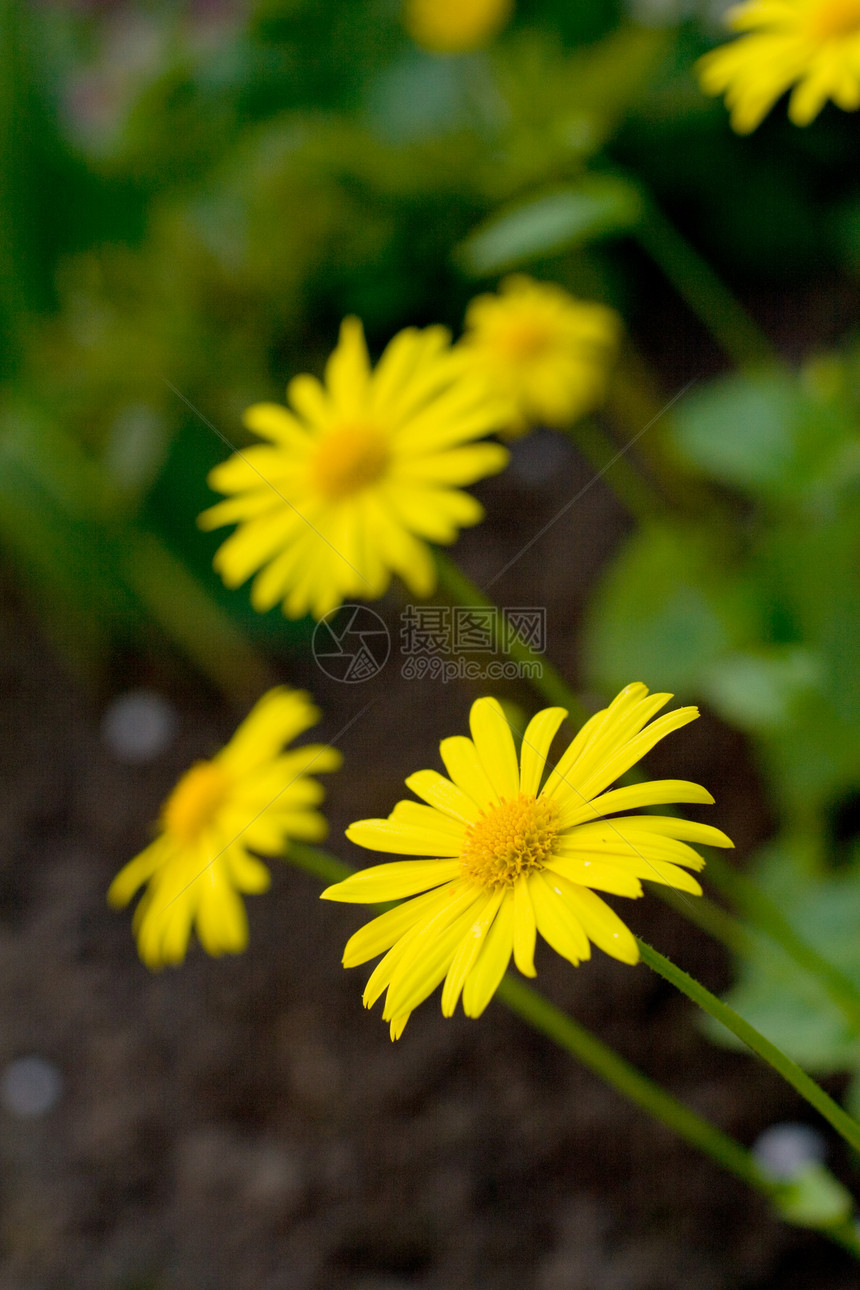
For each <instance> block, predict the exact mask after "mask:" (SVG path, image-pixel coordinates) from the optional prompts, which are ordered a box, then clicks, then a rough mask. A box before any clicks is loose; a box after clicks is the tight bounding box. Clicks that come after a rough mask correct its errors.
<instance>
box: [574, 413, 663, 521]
mask: <svg viewBox="0 0 860 1290" xmlns="http://www.w3.org/2000/svg"><path fill="white" fill-rule="evenodd" d="M565 434H566V436H567V438H568V439H570V440H571V442H572V443H573V444H574V446H575V447H576V448H577V449H578V450H579V452H580V453H581V454H582V456H583V457H584V458H585V460H586V461H587V462H588V463H589V465H590V466H592V467H593V468H594V472H595V475H596V476H597V477H598V478H602V479H603V480H604V482H605V483H606V485H607V487H608V488H609V489H610V490H611V492H612V493H613V494H614V495H615V497H617V498H618V501H619V503H620V504H621V506H622V507H623V508H624V509H625V510H626V511H628V512H629V514H630V515H632V516H634V518H635V519H637V520H638V521H639V523H640V524H647V523H649V522H652V521H653V520H654V519H655V518H657V517H659V516H661V515H663V514H664V513H665V509H666V507H665V502H664V501H663V498H662V497H660V496H659V494H658V493H657V492H656V491H655V490H654V489H653V488H652V487H651V485H650V484H649V482H648V480H647V479H646V478H645V476H644V475H642V474H640V473H639V471H637V470H635V469H634V467H633V466H632V465H631V462H630V458H629V457H628V456H627V455H626V452H625V451H624V449H623V448H619V447H618V445H617V444H615V443H613V441H612V440H611V439H610V438H609V436H608V435H607V434H606V433H605V432H604V431H603V430H602V429H601V427H600V426H599V425H598V424H597V423H596V422H595V421H591V420H583V421H577V423H576V425H573V426H570V427H569V428H567V429H566V430H565Z"/></svg>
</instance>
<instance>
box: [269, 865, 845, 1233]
mask: <svg viewBox="0 0 860 1290" xmlns="http://www.w3.org/2000/svg"><path fill="white" fill-rule="evenodd" d="M287 859H288V860H291V861H292V862H293V863H294V864H295V865H297V867H299V868H300V869H303V870H304V871H305V872H306V873H309V874H311V875H312V876H313V877H315V878H319V879H322V881H324V882H326V883H330V882H340V881H342V880H343V879H344V878H347V877H349V875H350V874H351V873H353V872H354V870H353V869H352V867H351V866H350V865H348V864H345V863H344V861H342V860H339V859H338V858H337V857H336V856H333V855H330V854H329V853H328V852H326V851H322V850H321V849H320V848H319V847H315V846H308V845H307V844H306V843H303V842H291V843H290V847H289V851H288V853H287ZM651 952H652V953H654V951H651ZM496 997H497V998H498V999H499V1001H500V1002H501V1003H503V1004H504V1005H505V1006H506V1007H507V1008H509V1009H510V1010H511V1012H513V1013H515V1015H516V1016H518V1017H519V1018H520V1019H521V1020H523V1021H525V1022H526V1024H527V1025H530V1026H531V1027H532V1028H533V1029H534V1030H536V1031H538V1032H539V1033H540V1034H543V1035H546V1037H547V1038H548V1039H551V1040H552V1041H553V1042H554V1043H556V1044H558V1046H559V1047H560V1048H561V1049H563V1050H564V1051H565V1052H567V1053H569V1054H570V1055H571V1056H572V1057H574V1058H576V1059H577V1061H580V1062H582V1064H583V1065H584V1066H586V1067H587V1068H588V1069H589V1070H591V1071H593V1072H594V1074H595V1075H598V1076H599V1077H600V1078H601V1079H603V1080H605V1082H606V1083H607V1084H609V1086H610V1087H611V1088H614V1089H615V1090H616V1092H618V1093H620V1094H621V1095H622V1097H626V1098H628V1099H629V1100H630V1101H631V1102H633V1103H634V1104H635V1105H636V1106H638V1107H640V1108H641V1109H642V1110H643V1111H646V1112H647V1113H648V1114H649V1115H652V1116H653V1117H654V1118H655V1119H656V1120H658V1121H659V1122H660V1123H661V1124H663V1125H665V1126H666V1127H667V1128H668V1129H670V1130H672V1131H673V1132H674V1133H677V1134H678V1136H679V1137H680V1138H682V1139H683V1140H684V1141H685V1142H688V1143H689V1144H690V1145H691V1146H693V1147H695V1148H696V1149H697V1150H699V1151H702V1152H703V1153H704V1154H705V1155H707V1156H709V1157H710V1159H712V1160H713V1161H714V1162H715V1163H716V1164H718V1165H720V1166H721V1167H722V1168H723V1169H726V1170H727V1171H728V1172H729V1173H731V1174H734V1176H735V1177H736V1178H739V1179H740V1180H741V1181H742V1182H745V1183H747V1184H748V1185H749V1186H750V1187H753V1188H755V1189H756V1190H757V1191H760V1192H762V1193H763V1194H764V1195H765V1196H767V1197H768V1199H769V1200H770V1201H771V1202H772V1203H773V1205H774V1206H775V1208H776V1211H777V1213H778V1214H779V1215H780V1217H781V1218H782V1219H783V1220H784V1221H786V1222H789V1223H790V1222H792V1214H791V1213H790V1212H789V1211H788V1210H787V1209H786V1207H785V1204H784V1203H783V1202H784V1198H786V1197H787V1196H788V1195H789V1194H790V1185H789V1184H784V1183H781V1182H777V1181H775V1180H773V1179H771V1178H769V1177H767V1175H765V1174H764V1173H763V1172H762V1170H761V1169H760V1167H759V1165H758V1164H757V1162H756V1160H755V1157H754V1156H753V1154H752V1152H750V1151H748V1150H747V1148H746V1147H744V1146H742V1145H741V1144H740V1143H739V1142H736V1141H735V1139H734V1138H732V1137H730V1136H729V1135H728V1134H727V1133H724V1132H723V1131H722V1129H718V1128H717V1127H716V1126H715V1125H713V1124H711V1123H710V1121H708V1120H706V1119H704V1117H703V1116H701V1115H699V1114H698V1113H697V1112H696V1111H692V1110H691V1109H690V1108H689V1107H688V1106H685V1105H684V1103H683V1102H680V1101H679V1100H678V1099H677V1098H675V1097H673V1095H672V1094H671V1093H668V1092H667V1091H666V1090H665V1089H664V1088H662V1087H661V1086H660V1085H659V1084H657V1083H655V1082H654V1081H653V1080H651V1079H649V1078H648V1076H647V1075H644V1074H643V1073H642V1072H641V1071H639V1070H637V1069H636V1067H635V1066H631V1064H630V1063H629V1062H627V1061H625V1059H624V1058H623V1057H620V1056H619V1055H618V1053H616V1052H614V1051H613V1049H611V1048H610V1047H609V1046H608V1045H607V1044H604V1043H603V1041H602V1040H600V1039H598V1038H597V1036H596V1035H593V1034H591V1032H590V1031H588V1030H586V1029H585V1027H584V1026H581V1025H580V1024H579V1022H577V1021H574V1020H573V1018H572V1017H569V1016H568V1015H567V1014H566V1013H564V1012H562V1011H561V1009H560V1008H557V1007H556V1006H555V1005H554V1004H552V1003H550V1002H549V1000H548V999H545V998H544V997H543V995H541V994H539V993H538V992H537V991H536V990H535V989H534V988H533V987H532V986H530V985H527V984H526V983H525V982H524V981H521V980H520V979H519V978H518V977H515V976H513V975H512V974H511V973H508V974H506V976H505V978H504V979H503V981H502V982H501V984H500V985H499V987H498V990H497V992H496ZM802 1225H803V1226H806V1225H807V1224H802ZM809 1225H810V1226H813V1224H809ZM817 1226H818V1230H819V1231H820V1232H821V1233H822V1235H824V1236H827V1237H829V1238H830V1239H831V1240H833V1241H835V1242H836V1243H837V1244H838V1245H841V1246H842V1247H843V1248H844V1249H846V1250H849V1251H850V1252H851V1253H852V1254H854V1255H855V1257H857V1256H860V1241H858V1237H857V1233H856V1232H855V1230H854V1227H853V1224H852V1223H850V1222H842V1223H834V1222H822V1223H820V1224H819V1225H817Z"/></svg>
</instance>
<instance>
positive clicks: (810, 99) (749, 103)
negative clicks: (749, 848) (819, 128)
mask: <svg viewBox="0 0 860 1290" xmlns="http://www.w3.org/2000/svg"><path fill="white" fill-rule="evenodd" d="M728 21H729V25H730V26H731V27H732V28H733V29H734V30H735V31H739V32H745V33H747V34H746V35H742V36H741V38H740V39H739V40H735V41H733V42H732V43H731V44H728V45H722V46H721V47H720V48H719V49H714V50H712V51H711V53H709V54H705V56H704V57H703V58H700V59H699V62H698V63H697V70H698V73H699V81H700V83H701V86H702V89H703V90H704V91H705V93H706V94H725V97H726V106H727V107H728V108H729V109H730V111H731V124H732V128H733V129H734V130H736V131H737V132H738V134H748V133H749V132H750V131H751V130H754V129H755V128H756V126H757V125H758V124H759V123H760V121H761V120H762V119H763V117H765V116H766V115H767V113H768V112H769V111H770V109H771V108H772V107H773V105H774V103H776V101H777V99H778V98H780V96H781V95H782V94H784V93H785V91H786V90H788V89H790V88H791V86H792V85H793V86H794V87H795V88H794V90H793V92H792V95H791V99H790V101H789V105H788V115H789V117H790V118H791V120H792V121H793V122H794V124H795V125H809V123H810V121H812V120H813V119H814V118H815V117H816V116H817V115H818V113H819V112H820V111H821V109H822V108H823V107H824V104H825V103H826V102H827V100H828V99H832V100H833V102H834V103H836V104H837V106H839V107H841V108H844V109H845V110H846V111H847V112H853V111H854V110H855V109H856V108H858V107H860V0H747V3H746V4H740V5H736V6H735V7H734V8H733V9H730V10H729V15H728Z"/></svg>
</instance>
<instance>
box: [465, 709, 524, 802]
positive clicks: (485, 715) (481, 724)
mask: <svg viewBox="0 0 860 1290" xmlns="http://www.w3.org/2000/svg"><path fill="white" fill-rule="evenodd" d="M469 725H470V727H471V731H472V738H473V740H474V741H475V747H476V748H477V750H478V756H479V758H480V759H481V764H482V766H483V767H484V770H485V771H486V772H487V778H488V779H489V781H490V783H491V784H492V785H493V787H494V788H495V789H496V790H497V791H498V793H499V794H500V796H501V797H504V798H506V799H507V800H508V801H511V800H512V799H513V798H515V797H516V796H517V794H518V793H519V789H520V774H519V767H518V765H517V754H516V749H515V747H514V739H513V735H512V734H511V728H510V726H509V725H508V723H507V720H506V719H505V714H504V712H503V711H502V706H501V704H500V703H499V701H498V700H497V699H491V698H484V699H478V700H477V701H476V702H475V703H473V704H472V711H471V713H470V715H469Z"/></svg>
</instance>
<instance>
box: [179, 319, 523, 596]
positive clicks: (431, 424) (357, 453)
mask: <svg viewBox="0 0 860 1290" xmlns="http://www.w3.org/2000/svg"><path fill="white" fill-rule="evenodd" d="M287 396H288V399H289V401H290V403H291V404H292V407H291V408H286V407H281V406H280V405H279V404H276V403H257V404H255V405H254V406H253V407H250V408H249V409H248V411H247V412H246V413H245V424H246V425H247V426H248V428H249V429H250V430H253V431H255V433H257V434H258V435H260V436H261V437H262V438H263V439H265V440H267V441H268V442H267V443H266V444H265V445H263V444H258V445H256V446H254V447H251V448H247V449H245V450H244V451H242V452H237V453H236V454H235V455H234V456H233V457H231V458H230V459H229V460H228V461H226V462H223V463H222V464H221V465H220V466H216V467H215V469H214V470H213V471H212V473H211V474H210V476H209V482H210V484H211V485H212V487H213V488H215V489H217V490H218V491H219V492H222V493H226V494H228V500H226V501H223V502H219V503H218V504H217V505H215V506H213V507H211V508H210V509H209V510H208V511H204V513H203V514H202V515H201V516H200V520H199V523H200V524H201V525H202V527H204V528H218V527H219V526H220V525H222V524H234V523H237V522H238V528H237V529H236V531H235V532H234V533H233V534H232V535H231V536H230V537H229V538H228V539H227V540H226V542H224V544H223V545H222V546H221V547H220V548H219V550H218V552H217V553H216V556H215V567H216V569H218V570H219V572H220V573H221V576H222V577H223V579H224V581H225V582H226V583H227V585H228V586H231V587H237V586H239V585H240V584H241V583H242V582H244V581H245V579H246V578H248V577H250V576H251V574H254V573H256V575H257V576H256V577H255V579H254V582H253V585H252V588H251V602H252V604H253V606H254V608H255V609H258V610H260V611H261V612H263V611H265V610H268V609H271V608H272V606H273V605H276V604H278V602H282V604H283V609H284V613H285V614H287V616H288V617H290V618H300V617H302V616H303V615H304V614H306V613H308V612H310V613H312V614H314V616H315V617H317V618H323V617H325V615H326V614H327V613H328V612H329V611H330V610H332V609H335V608H336V607H337V606H338V605H339V604H341V603H342V601H343V600H344V599H345V598H346V597H347V596H350V595H355V596H358V597H360V598H361V599H363V600H373V599H376V598H377V597H379V596H381V595H382V594H383V593H384V592H385V590H386V588H387V586H388V583H389V581H390V578H391V574H392V572H393V573H397V574H399V575H400V577H401V578H402V579H403V581H404V582H405V583H406V584H407V586H408V587H409V588H410V590H411V591H412V592H413V593H414V595H416V596H418V597H426V596H428V595H429V594H430V593H431V592H432V590H433V588H434V586H435V579H436V571H435V567H434V564H433V559H432V556H431V553H430V550H429V548H428V546H427V543H428V542H441V543H448V542H453V541H454V540H455V538H456V537H457V534H458V531H459V529H460V528H461V527H463V526H464V525H467V524H476V523H478V521H479V520H480V519H481V518H482V517H483V514H484V512H483V508H482V507H481V505H480V503H479V502H478V501H476V500H475V498H474V497H472V496H471V495H470V494H469V493H465V492H463V491H462V488H461V485H464V484H472V483H474V482H475V481H476V480H478V479H482V478H483V477H484V476H485V475H492V474H495V473H496V472H497V471H499V470H501V469H502V468H503V467H504V465H505V464H506V462H507V452H506V450H505V449H504V448H503V447H502V446H501V445H500V444H496V443H476V442H475V440H477V439H481V438H483V437H484V436H485V435H487V434H489V433H491V432H492V431H493V430H495V429H497V428H498V427H499V426H500V425H501V424H503V422H504V405H503V404H502V402H501V400H500V399H499V398H498V396H496V395H494V394H490V393H489V392H488V391H487V389H486V386H485V384H484V383H483V382H482V381H481V380H480V379H479V378H478V377H476V376H473V375H471V374H468V373H467V374H464V373H463V371H462V363H461V361H460V359H459V358H458V356H457V355H455V354H454V353H453V352H452V350H451V348H450V345H449V337H448V333H447V332H446V331H445V329H444V328H443V327H428V328H426V329H425V330H424V331H418V330H416V329H415V328H411V327H410V328H407V329H406V330H405V331H401V332H400V333H399V334H398V335H397V336H395V338H394V340H392V341H391V343H390V344H389V345H388V347H387V348H386V350H385V352H384V354H383V355H382V358H381V359H380V361H379V363H378V365H377V367H376V369H375V370H371V367H370V362H369V359H368V353H367V346H366V344H365V341H364V333H363V331H362V327H361V323H360V322H359V321H358V319H356V318H347V319H346V320H345V321H344V323H343V326H342V327H341V332H340V340H339V342H338V345H337V348H336V349H335V351H334V353H333V354H332V355H331V357H330V359H329V361H328V364H327V367H326V373H325V384H322V383H321V382H320V381H318V380H316V378H315V377H313V376H297V377H295V379H294V380H293V381H291V382H290V385H289V389H288V391H287Z"/></svg>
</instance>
